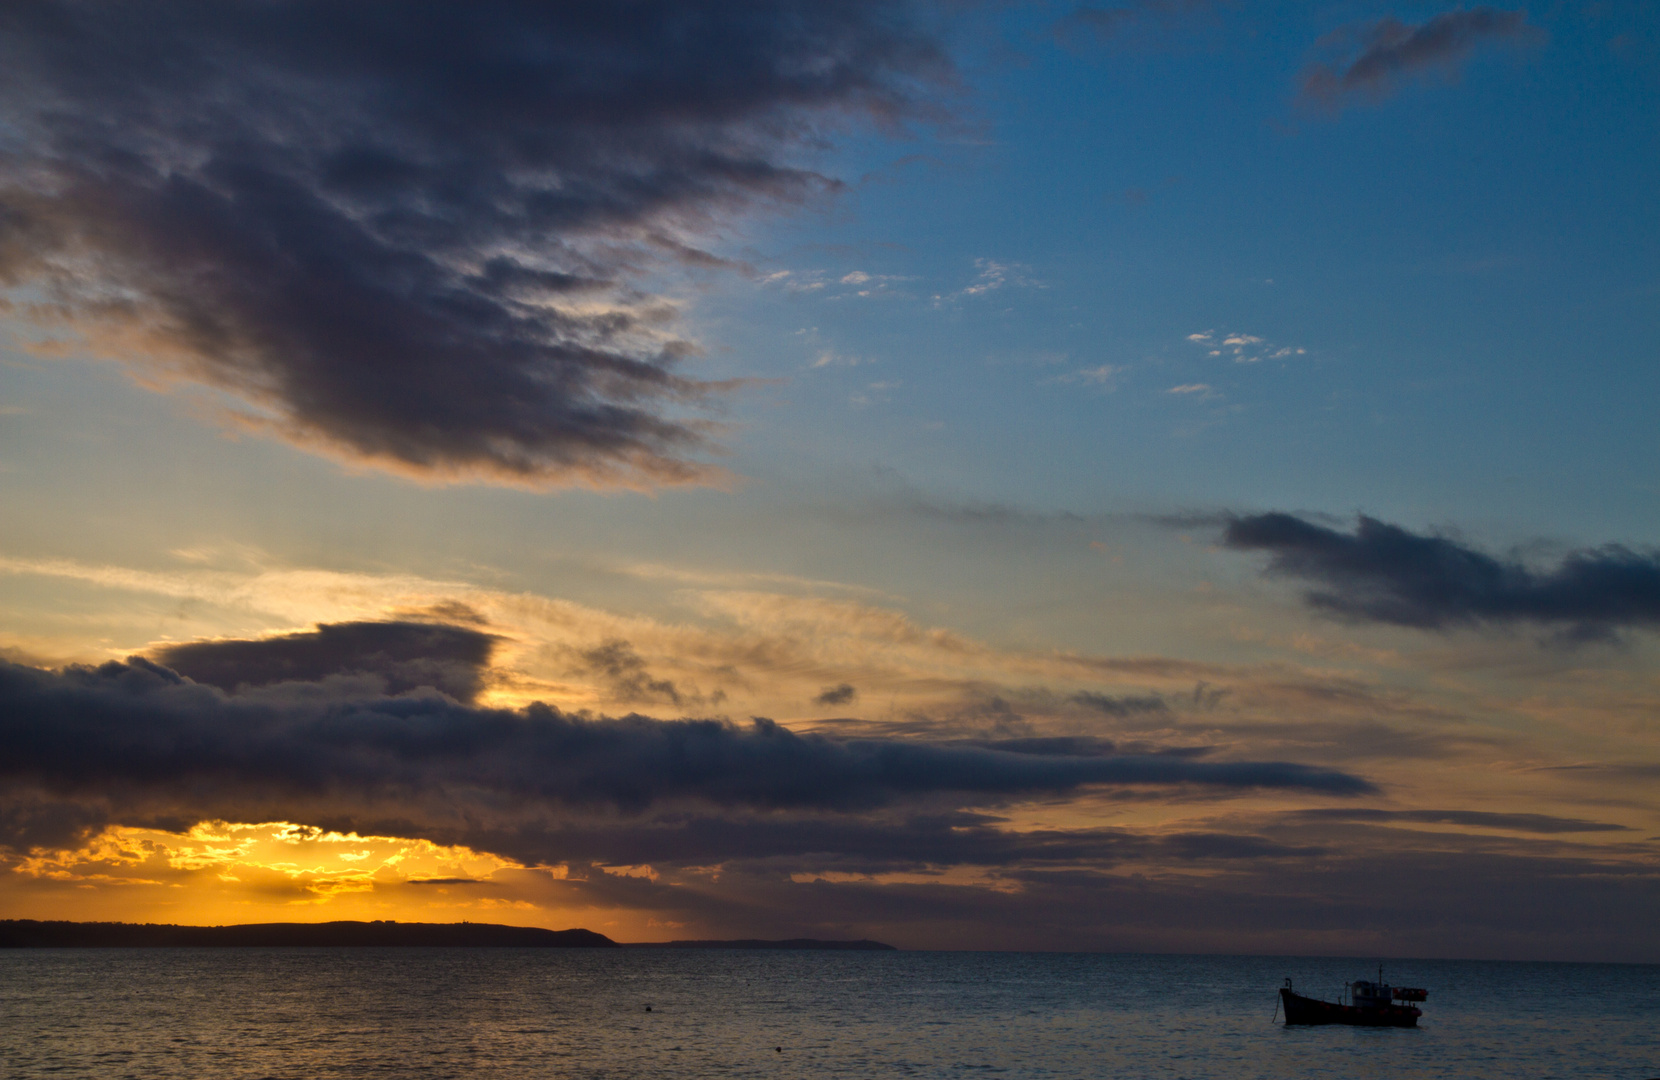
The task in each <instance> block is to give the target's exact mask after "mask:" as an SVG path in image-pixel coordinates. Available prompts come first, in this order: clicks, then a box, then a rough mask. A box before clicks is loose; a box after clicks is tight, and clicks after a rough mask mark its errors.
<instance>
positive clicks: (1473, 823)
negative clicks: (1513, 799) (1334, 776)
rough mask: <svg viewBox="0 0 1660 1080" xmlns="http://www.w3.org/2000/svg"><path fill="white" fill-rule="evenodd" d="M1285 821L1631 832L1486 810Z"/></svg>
mask: <svg viewBox="0 0 1660 1080" xmlns="http://www.w3.org/2000/svg"><path fill="white" fill-rule="evenodd" d="M1286 817H1287V818H1288V819H1291V820H1299V821H1363V822H1381V823H1385V824H1387V823H1389V822H1396V821H1398V822H1404V823H1406V824H1410V825H1462V826H1466V827H1469V828H1477V829H1505V830H1509V831H1511V832H1526V833H1540V834H1544V835H1554V834H1557V833H1588V832H1630V831H1631V830H1630V827H1629V826H1626V825H1615V824H1612V823H1610V822H1606V821H1585V820H1583V819H1580V818H1563V817H1553V816H1551V815H1549V814H1502V813H1494V812H1492V811H1487V810H1368V809H1349V808H1331V809H1320V810H1293V811H1291V812H1289V813H1288V814H1287V815H1286Z"/></svg>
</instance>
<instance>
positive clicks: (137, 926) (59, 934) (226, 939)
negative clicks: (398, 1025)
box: [0, 919, 618, 949]
mask: <svg viewBox="0 0 1660 1080" xmlns="http://www.w3.org/2000/svg"><path fill="white" fill-rule="evenodd" d="M352 945H376V946H412V945H444V946H469V947H478V946H505V947H512V948H543V949H574V948H597V949H615V948H617V947H618V946H617V943H616V942H615V941H612V940H611V939H610V938H608V937H606V936H605V935H604V934H596V933H594V932H593V931H592V930H544V929H542V928H541V927H536V926H498V925H496V924H494V923H467V922H464V923H400V922H327V923H250V924H247V925H243V926H172V925H167V924H157V923H119V922H57V921H53V922H37V921H36V920H34V919H5V920H0V948H7V949H28V948H37V949H39V948H55V949H63V948H202V947H210V948H234V947H249V946H261V947H270V946H326V947H339V946H352Z"/></svg>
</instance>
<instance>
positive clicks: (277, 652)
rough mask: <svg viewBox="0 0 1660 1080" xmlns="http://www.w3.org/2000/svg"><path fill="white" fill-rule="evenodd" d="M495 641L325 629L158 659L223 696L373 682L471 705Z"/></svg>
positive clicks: (172, 651) (425, 628)
mask: <svg viewBox="0 0 1660 1080" xmlns="http://www.w3.org/2000/svg"><path fill="white" fill-rule="evenodd" d="M495 643H496V639H495V638H494V637H493V636H492V635H490V634H486V633H483V632H481V631H478V630H473V629H470V628H467V627H460V626H444V625H433V624H429V623H410V622H351V623H322V624H319V625H318V627H317V629H316V630H314V631H310V632H306V633H299V634H284V635H282V636H280V637H271V638H263V639H260V640H256V641H237V640H227V641H194V642H188V643H185V644H179V645H166V646H162V647H161V648H159V649H156V650H155V652H154V659H155V660H156V661H157V662H159V663H161V664H163V665H165V666H167V667H169V668H172V669H173V670H174V671H176V672H178V673H179V674H181V675H183V676H185V677H186V678H189V679H192V680H194V681H196V682H199V683H206V684H208V685H210V686H217V687H218V688H220V689H221V690H226V691H235V690H237V689H238V688H240V687H251V686H269V685H271V684H273V683H282V682H318V681H320V680H322V679H325V678H327V677H329V676H331V675H373V676H377V677H378V678H380V679H381V680H382V681H383V683H384V686H385V689H386V692H387V693H389V694H401V693H403V692H405V691H407V690H413V689H416V688H417V687H423V686H426V687H432V688H433V689H436V690H441V691H443V692H444V693H446V694H448V695H450V696H451V697H453V698H455V699H456V700H457V701H472V700H473V699H474V698H475V697H477V696H478V693H479V690H480V689H482V687H483V676H484V672H485V669H486V668H488V666H489V664H490V655H491V652H492V650H493V649H494V647H495Z"/></svg>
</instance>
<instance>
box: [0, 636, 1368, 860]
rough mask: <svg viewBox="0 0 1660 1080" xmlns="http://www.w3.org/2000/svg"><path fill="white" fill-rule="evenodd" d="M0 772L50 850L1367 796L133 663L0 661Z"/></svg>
mask: <svg viewBox="0 0 1660 1080" xmlns="http://www.w3.org/2000/svg"><path fill="white" fill-rule="evenodd" d="M0 780H3V781H4V784H3V785H0V793H3V795H4V798H3V799H0V820H3V822H4V828H3V830H0V835H3V840H0V842H4V843H7V844H10V845H11V846H14V847H15V846H18V845H20V844H27V843H34V844H38V843H45V842H48V841H49V840H51V839H54V838H55V839H57V840H59V841H61V840H62V838H63V837H62V834H63V831H64V830H66V829H74V830H82V831H84V830H85V829H86V828H88V827H90V825H91V824H92V823H93V821H94V819H95V818H96V817H97V816H98V815H99V814H102V815H103V817H104V821H105V822H106V823H113V822H120V823H124V824H147V825H157V824H158V823H159V824H161V825H162V826H163V827H166V823H169V822H171V823H173V824H174V825H177V824H178V823H181V822H182V823H185V824H188V823H192V822H195V821H200V820H226V821H279V820H298V821H306V822H315V823H318V824H321V825H324V826H326V827H328V828H331V829H336V830H337V831H359V832H375V833H377V834H388V835H413V836H420V837H422V838H426V839H432V838H434V836H433V835H432V834H433V830H437V829H447V830H449V831H448V832H447V833H445V835H446V836H448V837H449V838H450V839H448V840H446V841H445V842H462V843H468V841H467V840H457V839H455V838H456V837H457V836H463V835H465V836H467V837H469V838H470V839H471V841H473V842H471V843H468V846H470V847H473V848H475V849H476V850H489V848H488V845H487V844H486V843H484V842H482V841H480V837H479V836H478V835H476V834H477V832H478V831H479V830H489V829H498V830H508V831H513V830H517V831H518V832H520V833H521V834H522V833H523V832H524V831H526V830H530V831H532V832H533V831H534V830H535V829H536V828H537V826H538V823H545V822H546V821H548V820H550V818H551V817H554V816H557V815H559V814H560V813H565V812H598V811H607V812H621V813H625V814H627V813H639V812H643V811H645V810H647V809H648V808H652V807H661V806H675V805H682V804H686V805H692V804H696V805H704V806H716V807H728V808H739V809H745V808H747V809H751V810H821V811H837V812H867V811H871V810H875V809H878V808H881V807H887V806H896V805H902V804H905V803H912V802H917V801H926V800H930V799H937V798H950V799H956V800H959V801H961V802H963V803H965V804H975V803H998V802H1001V801H1006V800H1009V799H1018V798H1024V797H1033V796H1039V795H1056V794H1064V793H1068V792H1074V791H1077V790H1079V789H1082V788H1085V787H1092V786H1101V785H1125V786H1135V787H1146V786H1163V787H1170V786H1189V785H1191V786H1198V787H1205V788H1212V789H1216V790H1223V791H1226V790H1240V791H1242V790H1249V789H1256V788H1269V789H1280V790H1287V791H1302V792H1315V793H1321V794H1327V795H1354V794H1360V793H1364V792H1368V791H1371V790H1373V788H1372V785H1370V784H1369V783H1367V782H1366V781H1365V780H1362V779H1360V778H1359V777H1356V776H1353V775H1350V774H1348V773H1343V772H1339V771H1335V770H1330V769H1320V768H1312V767H1309V766H1304V765H1299V764H1294V763H1289V762H1280V761H1195V760H1190V759H1187V758H1184V757H1181V756H1177V755H1145V754H1143V755H1130V754H1107V755H1099V754H1097V755H1090V756H1079V755H1076V754H1056V753H1029V752H1019V753H1017V752H1012V751H1005V750H996V749H989V748H986V747H982V746H973V745H965V744H953V743H949V742H941V743H930V742H925V741H920V740H899V739H880V738H875V739H872V738H863V739H861V738H848V739H840V738H831V737H828V736H825V735H821V734H797V733H795V732H792V731H790V730H789V729H787V728H784V727H781V726H780V725H778V724H775V723H773V722H772V721H770V720H765V719H759V718H757V719H755V720H754V721H752V722H751V723H750V724H748V725H745V726H738V725H734V724H731V723H728V722H725V721H719V720H668V721H661V720H652V719H649V718H647V717H642V716H637V715H631V716H625V717H620V718H615V719H611V718H595V717H592V716H589V715H586V714H573V713H567V712H562V711H560V710H558V709H555V708H552V707H550V706H547V705H542V704H534V705H531V706H529V707H528V708H526V709H523V710H517V711H513V710H505V709H481V708H476V707H470V706H467V705H464V704H461V703H459V702H457V701H455V700H453V699H451V698H448V697H444V696H440V695H437V694H421V693H410V694H403V695H398V696H390V695H385V694H377V693H365V692H362V691H361V690H359V692H358V693H356V694H352V695H343V694H342V693H340V692H339V687H330V686H329V685H328V684H327V683H324V684H318V688H317V690H316V691H315V692H306V690H305V687H303V686H301V685H299V684H295V683H282V684H275V685H271V686H267V687H264V688H260V689H249V690H245V691H243V692H242V693H238V694H227V693H225V692H224V691H222V690H220V689H218V688H216V687H212V686H206V685H202V684H198V683H194V682H191V681H189V680H187V679H185V678H183V677H182V676H180V675H178V674H177V673H175V672H173V671H171V670H169V669H167V668H164V667H161V666H160V665H158V664H155V663H153V662H151V661H148V660H144V659H142V658H138V657H134V658H132V659H130V660H129V661H128V662H126V663H119V662H113V661H112V662H110V663H107V664H104V665H102V666H100V667H97V668H85V667H75V668H67V669H64V670H63V671H61V672H57V673H53V672H48V671H43V670H40V669H37V668H32V667H27V666H23V665H17V664H10V663H5V662H0ZM65 803H67V804H69V808H68V809H63V808H62V807H63V804H65ZM98 808H102V809H98ZM370 822H373V825H372V826H371V825H370ZM388 822H392V823H401V824H397V825H396V827H393V826H390V825H388ZM360 826H361V827H360ZM400 829H401V830H402V831H401V832H400V831H399V830H400ZM456 830H460V831H459V832H457V831H456ZM543 857H544V858H547V859H556V858H558V853H557V852H555V851H552V850H549V851H546V852H544V853H543Z"/></svg>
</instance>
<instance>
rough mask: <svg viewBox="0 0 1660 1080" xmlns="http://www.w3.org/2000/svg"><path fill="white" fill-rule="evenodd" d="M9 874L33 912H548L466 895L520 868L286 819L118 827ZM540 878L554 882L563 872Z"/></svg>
mask: <svg viewBox="0 0 1660 1080" xmlns="http://www.w3.org/2000/svg"><path fill="white" fill-rule="evenodd" d="M10 869H11V872H12V873H13V874H15V875H17V878H15V879H14V882H15V883H17V884H21V886H22V891H23V893H24V895H26V896H27V897H28V898H29V900H28V905H27V906H28V908H30V909H32V910H31V911H30V912H29V913H30V914H31V915H32V916H33V917H37V918H46V917H51V918H65V917H69V918H79V919H104V920H124V921H129V922H131V921H154V922H177V923H186V924H198V923H199V924H210V923H229V922H261V921H265V922H276V921H283V922H316V921H326V920H331V919H345V918H388V917H391V918H411V917H415V916H416V915H417V914H419V913H423V912H424V913H425V914H426V917H427V918H428V919H431V920H433V921H454V920H456V919H460V918H466V917H467V916H466V914H465V912H466V911H467V910H475V909H490V910H492V912H494V913H495V914H493V915H492V918H495V917H496V915H497V914H500V915H503V916H505V917H503V918H500V919H498V920H497V921H505V922H525V921H527V918H526V916H527V915H529V916H530V921H541V920H546V919H548V918H549V917H554V916H553V915H552V913H551V912H550V911H548V910H547V909H546V907H544V906H543V905H541V904H534V903H532V902H530V901H528V900H522V899H521V900H517V901H514V900H503V899H500V898H486V899H480V898H478V897H470V896H468V895H467V889H468V888H469V887H470V886H472V885H474V884H485V883H494V884H495V885H496V886H497V887H498V888H500V887H501V886H503V885H505V884H507V883H506V882H504V881H502V880H499V879H498V875H500V874H501V872H503V871H515V870H516V871H523V870H525V869H526V868H524V867H521V866H519V865H518V864H516V863H513V862H511V861H509V860H506V859H502V858H499V857H497V856H494V855H490V854H487V853H482V852H477V851H473V850H471V849H469V848H466V847H459V846H446V845H440V844H434V843H432V842H431V841H428V840H419V839H409V838H401V837H391V836H359V835H358V834H356V833H344V834H342V833H338V832H330V831H327V830H324V829H319V828H316V827H314V826H308V825H297V824H294V823H292V822H261V823H258V824H247V823H233V822H223V821H210V822H200V823H198V824H196V825H193V826H191V827H190V828H189V829H186V830H184V831H181V832H171V831H167V830H164V829H145V828H130V827H126V826H113V827H111V828H108V829H105V830H104V831H103V832H101V833H100V834H98V835H97V836H95V837H93V838H92V840H91V841H90V842H88V843H87V844H85V845H84V846H82V847H80V848H77V849H72V850H57V851H45V852H36V853H34V854H32V855H30V856H28V857H26V858H23V859H20V860H18V861H16V862H15V863H14V864H13V865H12V866H11V868H10ZM523 876H524V875H522V874H521V875H520V877H521V878H523ZM538 876H539V877H540V878H541V879H543V881H551V880H554V879H557V878H558V877H561V876H563V870H562V869H553V870H549V869H543V870H541V871H539V872H538ZM544 891H546V890H544Z"/></svg>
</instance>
